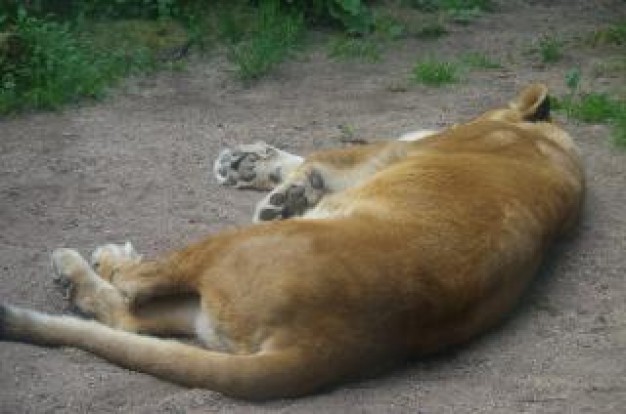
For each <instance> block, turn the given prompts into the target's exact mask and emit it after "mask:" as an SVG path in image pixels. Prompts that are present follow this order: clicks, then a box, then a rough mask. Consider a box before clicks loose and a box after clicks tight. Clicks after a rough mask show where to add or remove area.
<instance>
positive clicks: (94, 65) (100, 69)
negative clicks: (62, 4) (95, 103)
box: [0, 11, 152, 113]
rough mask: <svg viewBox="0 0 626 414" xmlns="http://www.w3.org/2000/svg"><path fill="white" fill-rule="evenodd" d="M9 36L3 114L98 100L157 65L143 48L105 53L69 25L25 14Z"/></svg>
mask: <svg viewBox="0 0 626 414" xmlns="http://www.w3.org/2000/svg"><path fill="white" fill-rule="evenodd" d="M5 33H8V35H7V37H8V40H7V43H6V44H7V48H6V49H3V50H2V51H1V52H0V53H1V55H0V58H1V59H0V112H2V113H6V112H10V111H14V110H19V109H24V108H56V107H58V106H59V105H61V104H63V103H65V102H70V101H74V100H76V99H77V98H80V97H85V96H87V97H98V96H101V95H102V94H103V92H104V91H105V89H106V87H107V86H108V85H110V84H111V83H112V82H114V81H115V80H116V79H118V78H119V77H121V76H123V75H125V74H127V73H129V72H131V71H133V70H134V69H136V68H139V67H141V68H146V67H149V66H151V65H152V61H151V58H150V56H149V54H148V53H147V51H145V50H143V49H142V50H133V52H132V53H130V51H129V50H121V49H115V50H106V51H103V50H101V49H99V48H98V47H96V46H94V45H93V44H92V43H90V42H89V41H88V40H86V39H81V38H79V37H77V36H76V35H75V34H74V33H73V32H72V31H71V29H70V28H69V26H68V25H67V24H61V23H56V22H53V21H48V20H45V19H39V18H37V17H30V16H27V15H26V14H25V12H24V11H21V12H20V15H19V16H18V18H17V19H16V23H15V25H12V26H10V27H9V30H8V31H7V32H5Z"/></svg>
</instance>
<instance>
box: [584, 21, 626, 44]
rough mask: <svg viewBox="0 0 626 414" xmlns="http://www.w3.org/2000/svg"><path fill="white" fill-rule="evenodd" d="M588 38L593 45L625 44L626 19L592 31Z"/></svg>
mask: <svg viewBox="0 0 626 414" xmlns="http://www.w3.org/2000/svg"><path fill="white" fill-rule="evenodd" d="M589 40H590V41H591V44H592V45H594V46H597V45H607V44H609V45H611V44H612V45H626V20H624V21H622V22H619V23H616V24H614V25H611V26H607V27H604V28H602V29H598V30H596V31H594V32H593V33H592V34H591V36H590V39H589Z"/></svg>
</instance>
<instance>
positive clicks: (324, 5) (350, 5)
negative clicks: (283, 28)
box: [259, 0, 374, 34]
mask: <svg viewBox="0 0 626 414" xmlns="http://www.w3.org/2000/svg"><path fill="white" fill-rule="evenodd" d="M266 1H272V0H259V3H260V4H261V5H262V4H263V3H264V2H266ZM281 4H282V6H283V7H284V8H286V9H287V10H289V11H290V12H295V13H298V14H302V15H303V16H305V18H306V19H307V20H308V21H313V22H329V21H330V22H338V23H340V24H341V25H342V26H343V28H344V30H345V31H346V32H347V33H349V34H367V33H369V32H370V31H371V30H372V28H373V26H374V18H373V15H372V13H371V10H370V9H369V8H368V7H367V5H366V4H365V1H361V0H281Z"/></svg>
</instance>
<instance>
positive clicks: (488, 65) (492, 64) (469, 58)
mask: <svg viewBox="0 0 626 414" xmlns="http://www.w3.org/2000/svg"><path fill="white" fill-rule="evenodd" d="M461 63H463V64H464V65H465V66H467V67H469V68H476V69H499V68H501V67H502V65H501V64H500V63H498V62H496V61H494V60H492V59H491V58H489V57H488V56H487V55H485V54H483V53H479V52H469V53H466V54H464V55H462V56H461Z"/></svg>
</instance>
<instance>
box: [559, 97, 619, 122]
mask: <svg viewBox="0 0 626 414" xmlns="http://www.w3.org/2000/svg"><path fill="white" fill-rule="evenodd" d="M563 104H564V108H565V109H566V111H567V114H568V115H569V116H571V117H573V118H576V119H579V120H581V121H583V122H588V123H603V122H609V121H612V120H615V119H618V118H620V117H623V112H624V111H626V107H625V106H624V102H620V101H619V100H617V99H613V98H611V97H610V96H608V95H607V94H605V93H597V92H591V93H585V94H581V95H580V96H578V97H576V98H574V99H566V100H565V101H564V102H563Z"/></svg>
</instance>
